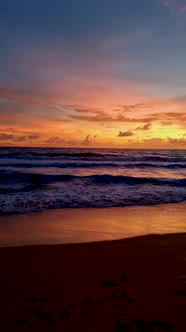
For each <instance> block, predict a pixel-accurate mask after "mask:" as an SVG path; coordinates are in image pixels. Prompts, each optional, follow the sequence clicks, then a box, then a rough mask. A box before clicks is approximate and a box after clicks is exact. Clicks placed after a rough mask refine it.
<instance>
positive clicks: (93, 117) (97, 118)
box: [70, 109, 157, 123]
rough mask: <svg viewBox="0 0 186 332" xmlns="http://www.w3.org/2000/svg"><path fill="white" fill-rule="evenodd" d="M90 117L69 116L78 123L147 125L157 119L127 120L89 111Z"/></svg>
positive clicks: (124, 117)
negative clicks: (78, 121)
mask: <svg viewBox="0 0 186 332" xmlns="http://www.w3.org/2000/svg"><path fill="white" fill-rule="evenodd" d="M89 114H90V115H84V116H82V115H70V117H71V118H72V119H76V120H80V121H92V122H125V123H146V122H147V123H149V122H151V121H155V120H156V119H157V118H156V117H155V116H150V117H142V118H140V117H139V118H128V117H126V116H124V115H122V114H119V115H118V116H116V117H113V116H112V115H110V114H107V113H105V112H104V111H99V112H96V114H95V112H94V111H93V110H91V109H90V110H89Z"/></svg>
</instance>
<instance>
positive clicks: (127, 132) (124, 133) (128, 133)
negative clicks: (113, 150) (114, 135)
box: [118, 131, 134, 137]
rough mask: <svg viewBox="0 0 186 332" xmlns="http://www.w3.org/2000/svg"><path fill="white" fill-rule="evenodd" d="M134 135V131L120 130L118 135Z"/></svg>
mask: <svg viewBox="0 0 186 332" xmlns="http://www.w3.org/2000/svg"><path fill="white" fill-rule="evenodd" d="M133 135H134V133H133V132H132V131H120V132H119V134H118V137H130V136H133Z"/></svg>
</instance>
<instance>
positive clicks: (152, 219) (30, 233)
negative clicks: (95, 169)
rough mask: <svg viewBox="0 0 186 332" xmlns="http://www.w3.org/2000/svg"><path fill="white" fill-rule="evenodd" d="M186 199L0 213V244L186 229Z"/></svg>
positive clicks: (90, 239) (100, 238)
mask: <svg viewBox="0 0 186 332" xmlns="http://www.w3.org/2000/svg"><path fill="white" fill-rule="evenodd" d="M185 211H186V202H183V203H175V204H162V205H154V206H131V207H122V208H119V207H118V208H106V209H103V208H100V209H89V208H86V209H85V208H84V209H83V208H81V209H58V210H48V211H43V212H34V213H27V214H22V215H12V216H0V247H4V246H5V247H7V246H8V247H9V246H22V245H34V244H63V243H78V242H93V241H104V240H116V239H122V238H129V237H135V236H139V235H148V234H168V233H183V232H186V223H185V219H186V218H185Z"/></svg>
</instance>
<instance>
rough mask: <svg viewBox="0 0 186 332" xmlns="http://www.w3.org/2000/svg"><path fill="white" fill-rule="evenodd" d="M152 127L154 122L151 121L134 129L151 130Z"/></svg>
mask: <svg viewBox="0 0 186 332" xmlns="http://www.w3.org/2000/svg"><path fill="white" fill-rule="evenodd" d="M151 127H152V124H151V123H146V124H145V125H144V126H142V127H137V128H136V129H134V130H149V129H151Z"/></svg>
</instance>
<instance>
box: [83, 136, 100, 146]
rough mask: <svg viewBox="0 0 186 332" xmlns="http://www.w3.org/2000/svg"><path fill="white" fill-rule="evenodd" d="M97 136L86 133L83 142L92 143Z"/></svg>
mask: <svg viewBox="0 0 186 332" xmlns="http://www.w3.org/2000/svg"><path fill="white" fill-rule="evenodd" d="M97 137H98V135H94V136H91V135H87V136H86V137H85V139H84V141H83V143H84V144H89V143H93V142H95V140H96V138H97Z"/></svg>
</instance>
